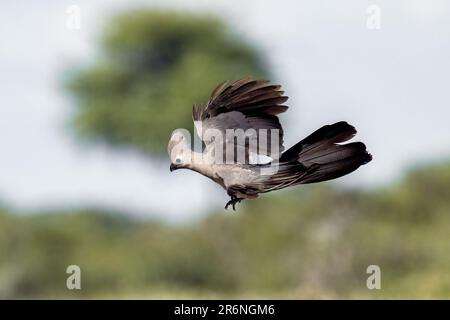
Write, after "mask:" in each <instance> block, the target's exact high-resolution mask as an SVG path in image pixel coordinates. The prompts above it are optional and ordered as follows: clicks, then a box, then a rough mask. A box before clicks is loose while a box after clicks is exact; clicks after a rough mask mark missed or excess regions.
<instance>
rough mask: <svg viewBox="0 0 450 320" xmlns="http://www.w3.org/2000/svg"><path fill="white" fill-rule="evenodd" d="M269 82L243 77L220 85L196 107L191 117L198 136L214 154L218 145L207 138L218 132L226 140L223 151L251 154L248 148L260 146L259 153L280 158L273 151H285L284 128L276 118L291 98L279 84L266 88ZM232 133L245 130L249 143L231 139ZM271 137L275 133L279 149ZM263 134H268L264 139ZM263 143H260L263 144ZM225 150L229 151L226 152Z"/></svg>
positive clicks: (283, 110) (285, 108) (284, 109)
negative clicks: (210, 132)
mask: <svg viewBox="0 0 450 320" xmlns="http://www.w3.org/2000/svg"><path fill="white" fill-rule="evenodd" d="M268 82H269V81H267V80H254V79H252V78H243V79H240V80H237V81H235V82H233V83H232V84H230V85H228V83H227V82H224V83H222V84H220V85H219V86H218V87H217V88H216V89H214V91H213V92H212V94H211V97H210V99H209V101H208V103H206V104H205V105H200V106H194V108H193V110H192V116H193V119H194V124H195V127H196V130H197V133H198V135H199V136H200V138H201V139H202V140H203V142H204V143H205V145H206V149H207V151H212V149H214V148H215V147H216V148H217V145H216V144H215V143H214V141H212V140H211V139H206V138H205V132H206V130H209V129H215V130H216V132H220V133H221V134H222V137H223V142H224V144H223V147H224V152H229V151H230V149H232V150H234V152H240V151H241V152H242V151H243V150H244V152H245V153H246V154H247V155H248V151H249V150H248V147H249V145H252V143H253V146H256V145H257V146H258V150H257V154H258V155H265V156H271V157H272V158H278V157H279V154H277V155H274V152H273V150H277V151H278V152H279V153H281V151H283V149H284V148H283V128H282V126H281V124H280V121H279V119H278V117H277V115H278V114H280V113H282V112H285V111H286V110H287V109H288V107H287V106H285V105H282V104H283V103H284V102H285V101H286V100H287V99H288V97H286V96H284V95H283V93H284V92H283V91H281V90H280V88H281V86H279V85H267V83H268ZM230 129H231V130H236V129H242V130H244V131H245V133H246V140H245V141H244V142H242V140H239V139H235V138H233V137H231V138H230V136H229V133H230V132H232V131H230ZM227 131H228V132H227ZM271 134H276V135H277V136H278V139H276V138H275V139H273V141H276V140H277V142H276V143H277V145H276V148H274V147H275V146H274V145H273V143H275V142H273V143H272V137H271ZM263 135H265V136H264V137H263ZM260 141H261V143H260ZM225 150H226V151H225Z"/></svg>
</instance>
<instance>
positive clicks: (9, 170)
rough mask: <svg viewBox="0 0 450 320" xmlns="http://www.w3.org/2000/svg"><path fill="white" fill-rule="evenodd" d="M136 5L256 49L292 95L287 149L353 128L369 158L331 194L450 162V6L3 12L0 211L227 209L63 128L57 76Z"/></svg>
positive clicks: (135, 157)
mask: <svg viewBox="0 0 450 320" xmlns="http://www.w3.org/2000/svg"><path fill="white" fill-rule="evenodd" d="M71 5H76V6H77V7H78V8H80V29H71V28H68V27H67V19H68V12H67V9H68V7H69V6H71ZM141 6H144V7H146V8H152V7H158V8H171V9H178V10H187V11H190V10H192V11H196V12H198V11H204V12H206V13H208V14H215V15H218V16H220V17H222V18H223V19H224V20H225V21H226V22H227V23H228V25H229V26H230V27H231V28H232V29H233V30H234V31H235V32H237V33H239V34H240V35H241V36H242V37H243V38H245V39H248V40H249V41H251V42H252V43H254V44H255V45H256V46H257V47H259V48H260V49H261V50H262V52H263V54H264V56H265V57H266V58H267V61H268V62H269V65H270V66H271V68H272V70H273V73H274V76H275V78H274V81H275V82H277V83H280V84H282V85H283V87H284V89H285V91H286V94H287V95H288V96H289V97H290V99H289V101H288V102H289V106H290V109H289V112H288V114H286V115H283V116H282V117H281V121H282V123H283V124H284V125H285V145H287V146H289V145H292V144H294V143H296V142H297V141H299V140H300V139H302V138H303V137H304V136H306V135H307V134H309V133H311V132H312V131H314V130H316V129H318V128H319V127H321V126H323V125H325V124H330V123H333V122H336V121H339V120H346V121H348V122H349V123H351V124H353V125H355V126H356V128H357V129H359V132H358V135H357V140H362V141H364V142H365V143H366V145H367V146H368V149H369V151H370V152H371V153H372V154H373V156H374V161H373V162H372V163H370V164H369V165H367V166H364V167H362V168H360V169H359V170H358V171H356V172H355V173H353V174H352V175H349V176H347V177H344V178H342V179H340V181H337V182H335V184H337V185H338V186H342V187H348V186H358V187H359V186H364V187H374V186H383V185H386V184H388V183H390V182H392V181H395V179H398V178H399V177H401V175H402V174H404V172H405V170H408V169H409V168H411V167H412V166H414V165H417V164H419V163H424V162H427V161H433V160H439V159H445V158H447V157H449V156H450V148H449V146H450V129H449V125H448V123H449V118H450V90H449V89H448V88H449V83H450V59H449V57H450V34H449V33H450V2H448V1H447V0H430V1H426V0H404V1H400V0H398V1H389V0H383V1H361V0H343V1H333V0H329V1H319V0H310V1H305V0H301V1H245V2H244V1H178V0H176V1H175V0H166V1H133V0H126V1H125V0H114V1H106V0H91V1H75V0H73V1H70V2H66V1H56V0H55V1H50V0H47V1H39V2H37V1H35V2H27V1H2V2H1V3H0V37H1V39H2V41H1V42H0V52H1V54H0V93H1V103H0V203H2V202H3V203H4V204H6V205H8V206H11V207H13V208H14V209H16V210H19V211H24V212H28V211H36V210H43V209H51V208H61V207H67V206H72V207H84V206H98V207H103V208H110V209H117V210H124V211H127V212H130V213H132V214H135V215H138V216H145V217H154V218H160V219H166V220H171V221H172V220H186V219H192V218H195V217H200V216H202V215H204V214H205V213H207V212H210V211H213V210H216V211H219V210H222V207H223V205H224V204H225V202H226V201H227V200H228V199H227V196H226V194H225V193H224V192H223V190H221V189H220V187H218V186H216V185H215V184H213V183H212V182H210V181H209V180H207V179H205V178H204V177H202V176H200V175H198V174H195V173H193V172H188V171H186V170H183V171H177V172H174V173H172V174H170V172H169V170H168V166H169V163H168V162H167V163H164V162H158V161H152V160H149V159H148V158H144V157H143V156H142V155H139V154H136V153H133V152H132V151H129V152H118V151H115V150H112V149H108V148H106V147H100V146H98V145H95V146H92V145H91V146H89V145H81V144H80V143H79V142H78V141H77V140H76V138H75V135H74V134H73V132H71V130H70V129H69V127H68V122H69V119H70V115H71V112H72V111H73V104H72V101H71V100H70V97H69V95H68V94H67V92H66V91H65V90H64V89H63V88H62V85H61V82H62V80H63V77H64V74H65V73H66V72H67V70H70V68H72V67H77V66H82V65H85V64H86V63H89V62H90V61H92V59H93V58H95V56H96V54H97V53H98V52H97V51H96V50H97V47H96V40H97V39H98V36H99V34H100V33H101V30H102V26H103V25H104V23H105V22H107V21H108V17H110V16H111V15H113V14H114V13H117V12H120V11H121V10H124V9H129V8H134V7H141ZM374 8H375V10H378V12H379V16H378V17H379V19H378V20H375V21H376V22H377V23H376V24H375V27H379V28H373V26H374V25H373V23H372V22H373V21H374V20H373V19H374V15H373V14H374V11H373V9H374ZM368 19H369V27H368ZM375 19H376V17H375ZM210 89H211V88H205V90H207V91H209V90H210ZM186 108H191V106H190V105H186ZM174 129H175V128H174ZM187 186H188V187H187ZM175 199H176V200H175Z"/></svg>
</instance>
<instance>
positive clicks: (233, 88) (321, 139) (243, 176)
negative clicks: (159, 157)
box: [168, 78, 372, 210]
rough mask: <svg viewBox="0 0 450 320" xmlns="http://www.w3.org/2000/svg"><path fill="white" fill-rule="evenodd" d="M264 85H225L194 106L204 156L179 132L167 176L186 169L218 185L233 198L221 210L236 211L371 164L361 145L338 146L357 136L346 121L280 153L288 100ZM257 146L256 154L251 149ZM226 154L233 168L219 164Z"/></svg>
mask: <svg viewBox="0 0 450 320" xmlns="http://www.w3.org/2000/svg"><path fill="white" fill-rule="evenodd" d="M268 82H269V81H267V80H255V79H252V78H243V79H240V80H237V81H235V82H233V83H231V84H228V82H224V83H222V84H220V85H219V86H218V87H217V88H216V89H214V91H213V92H212V94H211V97H210V99H209V101H208V102H207V103H206V104H204V105H198V106H196V105H194V107H193V111H192V116H193V120H194V125H195V128H196V131H197V134H198V135H199V136H200V138H201V139H202V141H203V148H202V150H200V151H198V152H196V151H194V150H193V149H192V148H191V142H190V141H188V138H186V137H185V136H184V135H183V134H180V133H179V132H176V131H175V132H174V133H173V134H172V136H171V138H170V141H169V145H168V152H169V157H170V160H171V165H170V171H174V170H176V169H181V168H185V169H190V170H193V171H196V172H198V173H200V174H202V175H204V176H206V177H208V178H210V179H212V180H213V181H214V182H216V183H218V184H219V185H220V186H222V187H223V188H224V189H225V190H226V191H227V193H228V195H229V196H230V197H231V199H230V201H228V202H227V203H226V205H225V209H227V208H228V206H230V205H231V206H232V207H233V210H235V205H236V203H238V202H240V201H241V200H244V199H255V198H256V197H258V195H259V194H261V193H267V192H270V191H274V190H279V189H283V188H286V187H290V186H294V185H298V184H307V183H314V182H321V181H326V180H331V179H336V178H339V177H342V176H344V175H346V174H349V173H350V172H353V171H355V170H356V169H357V168H358V167H359V166H361V165H364V164H366V163H368V162H370V161H371V160H372V156H371V155H370V154H369V153H368V152H367V150H366V146H365V145H364V143H362V142H351V143H346V144H342V143H343V142H345V141H347V140H350V139H351V138H353V136H354V135H355V134H356V130H355V128H354V127H353V126H351V125H349V124H348V123H347V122H345V121H340V122H337V123H334V124H331V125H326V126H323V127H322V128H320V129H318V130H316V131H315V132H313V133H312V134H310V135H309V136H307V137H306V138H304V139H303V140H301V141H300V142H298V143H297V144H295V145H294V146H292V147H291V148H289V149H288V150H286V151H284V147H283V128H282V126H281V124H280V121H279V119H278V116H277V115H278V114H280V113H283V112H285V111H286V110H287V109H288V107H287V106H285V105H283V103H284V102H286V100H287V99H288V97H287V96H284V95H283V94H284V91H281V90H280V89H281V86H279V85H268ZM207 130H210V131H212V132H215V133H217V132H219V133H221V134H222V135H223V140H222V141H221V143H222V144H218V143H217V142H218V141H217V134H216V135H215V136H214V137H215V138H206V137H205V134H204V133H205V132H206V131H207ZM230 130H231V131H233V130H245V131H246V132H247V133H246V135H245V140H244V141H242V139H241V141H237V140H239V139H236V138H235V137H233V136H231V137H230V136H229V134H228V133H229V132H230ZM248 132H250V133H248ZM268 132H269V134H266V133H268ZM263 134H264V135H265V136H266V137H264V139H263V137H262V135H263ZM263 140H264V141H263ZM269 140H270V141H269ZM274 141H275V142H274ZM252 142H253V144H252ZM261 142H266V143H265V144H264V143H261ZM255 145H256V146H257V149H256V152H255V151H252V149H251V148H250V146H255ZM222 148H223V149H222ZM274 150H275V152H274ZM230 151H231V152H232V155H233V159H232V160H233V161H232V163H230V162H229V161H223V159H224V158H225V157H227V156H228V155H229V154H230ZM239 152H241V153H243V154H244V157H243V160H242V157H241V159H240V160H239V159H237V157H236V155H239ZM255 153H256V160H255ZM218 155H221V157H220V156H218ZM252 158H253V160H252ZM260 158H263V160H264V159H266V160H265V161H262V160H260ZM272 169H273V170H272Z"/></svg>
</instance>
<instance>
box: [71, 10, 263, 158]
mask: <svg viewBox="0 0 450 320" xmlns="http://www.w3.org/2000/svg"><path fill="white" fill-rule="evenodd" d="M267 75H268V71H267V69H266V68H265V66H264V64H263V63H262V60H261V57H260V55H259V54H258V53H257V51H256V50H255V49H254V48H253V47H252V46H250V45H249V44H247V43H246V42H244V41H243V40H241V39H240V38H238V37H237V35H235V34H233V33H232V32H230V30H228V29H227V28H226V26H225V25H224V24H223V23H222V22H221V21H219V20H217V19H216V18H211V17H207V16H203V15H194V14H185V13H184V14H181V13H175V12H162V11H154V10H138V11H131V12H128V13H125V14H121V15H119V16H116V17H115V18H113V19H112V20H111V21H110V23H109V24H108V25H107V27H106V29H105V31H104V33H103V35H102V39H101V50H100V53H99V55H98V59H97V60H96V63H95V64H93V65H91V66H89V67H87V68H85V69H82V70H79V71H78V72H75V73H74V74H73V76H72V77H70V80H69V81H68V83H67V86H68V88H69V90H70V92H71V93H72V94H73V96H74V97H75V101H76V105H77V112H76V116H75V120H74V123H75V127H76V129H77V131H78V132H79V133H80V134H81V136H84V137H85V138H87V139H89V140H94V141H95V140H96V141H104V142H107V143H110V144H112V145H115V146H131V147H133V148H137V149H138V150H141V151H144V152H153V153H156V154H157V153H160V152H162V151H164V150H165V148H166V145H167V140H168V137H169V135H170V133H171V132H172V130H174V129H176V128H187V129H190V128H192V117H191V114H190V113H191V110H192V105H193V104H194V103H202V102H205V101H206V100H207V98H208V96H209V93H210V91H211V90H212V89H213V88H214V87H215V86H216V85H218V84H219V83H221V82H222V81H224V80H235V79H238V78H240V77H244V76H254V77H266V76H267Z"/></svg>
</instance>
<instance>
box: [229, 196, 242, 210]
mask: <svg viewBox="0 0 450 320" xmlns="http://www.w3.org/2000/svg"><path fill="white" fill-rule="evenodd" d="M241 200H242V199H241V198H238V197H236V196H231V200H230V201H228V202H227V204H226V205H225V210H228V206H230V205H231V206H232V207H233V211H236V203H239V202H241Z"/></svg>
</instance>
